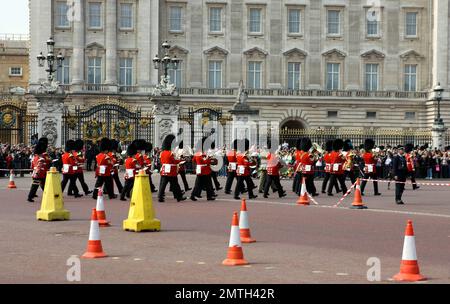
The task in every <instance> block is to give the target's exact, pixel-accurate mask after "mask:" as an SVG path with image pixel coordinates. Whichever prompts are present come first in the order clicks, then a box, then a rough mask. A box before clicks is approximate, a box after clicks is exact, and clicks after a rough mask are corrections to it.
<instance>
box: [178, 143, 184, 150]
mask: <svg viewBox="0 0 450 304" xmlns="http://www.w3.org/2000/svg"><path fill="white" fill-rule="evenodd" d="M183 147H184V142H183V141H180V143H179V144H178V149H183Z"/></svg>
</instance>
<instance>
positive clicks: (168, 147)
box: [158, 134, 186, 203]
mask: <svg viewBox="0 0 450 304" xmlns="http://www.w3.org/2000/svg"><path fill="white" fill-rule="evenodd" d="M174 140H175V136H174V135H172V134H169V135H167V136H166V138H164V141H163V143H162V146H161V150H162V151H161V154H160V156H159V157H160V161H161V171H160V174H161V180H160V182H159V191H158V201H159V202H160V203H164V192H165V191H166V187H167V184H169V183H170V190H171V191H172V192H173V196H174V198H175V199H176V200H177V201H178V202H181V201H184V200H186V197H184V196H183V194H182V192H181V188H180V185H179V184H178V178H177V171H178V170H177V166H178V163H180V161H179V160H176V159H175V157H174V155H173V153H172V142H173V141H174Z"/></svg>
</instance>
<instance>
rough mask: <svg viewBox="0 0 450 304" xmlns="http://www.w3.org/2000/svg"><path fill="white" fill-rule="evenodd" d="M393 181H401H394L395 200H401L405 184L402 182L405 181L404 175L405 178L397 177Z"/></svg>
mask: <svg viewBox="0 0 450 304" xmlns="http://www.w3.org/2000/svg"><path fill="white" fill-rule="evenodd" d="M395 181H396V182H401V183H395V200H396V201H401V200H402V195H403V192H404V191H405V184H404V182H406V177H405V178H398V179H397V180H395Z"/></svg>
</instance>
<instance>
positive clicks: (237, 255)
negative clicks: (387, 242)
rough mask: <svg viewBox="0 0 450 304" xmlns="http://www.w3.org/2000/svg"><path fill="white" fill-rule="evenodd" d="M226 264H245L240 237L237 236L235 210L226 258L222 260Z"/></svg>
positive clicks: (237, 221)
mask: <svg viewBox="0 0 450 304" xmlns="http://www.w3.org/2000/svg"><path fill="white" fill-rule="evenodd" d="M222 264H223V265H226V266H238V265H247V264H248V262H247V261H246V260H244V252H243V251H242V244H241V238H240V236H239V219H238V214H237V212H234V214H233V221H232V222H231V233H230V244H229V246H228V255H227V258H226V259H225V260H224V261H223V262H222Z"/></svg>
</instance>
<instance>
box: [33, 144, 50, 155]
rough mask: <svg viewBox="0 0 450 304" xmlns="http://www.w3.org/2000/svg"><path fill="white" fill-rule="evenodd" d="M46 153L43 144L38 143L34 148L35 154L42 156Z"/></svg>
mask: <svg viewBox="0 0 450 304" xmlns="http://www.w3.org/2000/svg"><path fill="white" fill-rule="evenodd" d="M44 152H47V148H46V146H45V144H44V143H43V142H38V143H37V145H36V146H35V147H34V154H42V153H44Z"/></svg>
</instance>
